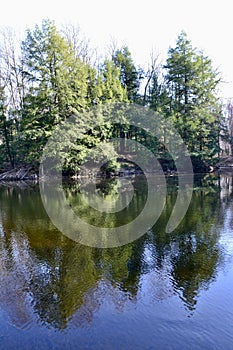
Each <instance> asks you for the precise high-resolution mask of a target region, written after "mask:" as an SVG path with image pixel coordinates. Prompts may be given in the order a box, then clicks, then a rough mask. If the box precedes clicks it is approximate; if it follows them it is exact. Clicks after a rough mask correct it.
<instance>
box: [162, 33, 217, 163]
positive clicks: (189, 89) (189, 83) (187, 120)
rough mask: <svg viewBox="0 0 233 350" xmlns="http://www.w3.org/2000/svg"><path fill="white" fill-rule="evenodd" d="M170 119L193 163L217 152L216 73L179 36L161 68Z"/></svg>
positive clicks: (188, 43)
mask: <svg viewBox="0 0 233 350" xmlns="http://www.w3.org/2000/svg"><path fill="white" fill-rule="evenodd" d="M164 68H165V69H166V71H167V74H166V85H167V90H168V94H169V99H170V101H169V105H170V116H171V117H172V118H173V120H174V123H175V125H176V127H177V128H178V130H179V132H180V134H181V136H182V138H183V140H184V142H185V143H186V144H187V145H188V148H189V151H190V152H191V155H192V156H193V159H196V160H198V161H203V162H207V163H208V162H209V161H210V160H211V159H212V157H214V156H215V155H216V154H217V152H218V149H219V142H218V141H219V137H218V136H219V132H220V130H219V125H220V123H219V119H220V104H219V100H218V98H217V95H216V88H217V85H218V83H219V76H218V73H217V72H216V71H215V70H214V69H213V67H212V62H211V60H210V59H209V58H208V57H206V56H204V55H203V53H202V52H197V50H196V49H194V48H193V47H192V45H191V42H190V41H189V40H188V39H187V35H186V34H185V33H184V32H182V33H181V34H180V35H179V37H178V40H177V42H176V46H175V48H170V49H169V51H168V59H167V62H166V65H165V67H164Z"/></svg>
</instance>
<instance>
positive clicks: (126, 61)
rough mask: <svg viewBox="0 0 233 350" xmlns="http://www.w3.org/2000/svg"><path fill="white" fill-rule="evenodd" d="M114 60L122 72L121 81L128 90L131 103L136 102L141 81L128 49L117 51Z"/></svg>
mask: <svg viewBox="0 0 233 350" xmlns="http://www.w3.org/2000/svg"><path fill="white" fill-rule="evenodd" d="M112 60H113V62H114V64H115V65H116V66H117V67H118V68H119V70H120V81H121V84H122V86H123V87H125V88H126V90H127V96H128V99H129V101H134V102H135V101H136V100H137V97H138V91H139V86H140V79H139V72H138V71H137V69H136V67H135V65H134V63H133V59H132V56H131V53H130V51H129V49H128V47H123V48H122V49H121V50H120V49H117V50H116V51H115V52H114V53H113V56H112Z"/></svg>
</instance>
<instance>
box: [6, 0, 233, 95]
mask: <svg viewBox="0 0 233 350" xmlns="http://www.w3.org/2000/svg"><path fill="white" fill-rule="evenodd" d="M43 18H51V19H54V20H55V21H56V23H57V24H59V23H60V22H66V21H71V22H73V23H77V24H79V25H80V27H81V29H82V30H83V32H84V33H85V34H86V35H87V36H88V37H89V38H90V39H91V41H92V43H93V45H94V46H99V47H100V48H103V47H104V46H107V44H109V41H110V37H111V36H112V37H114V38H116V39H117V41H118V42H119V44H120V45H121V44H122V43H125V44H127V45H128V46H129V48H130V50H131V52H132V54H133V58H134V59H135V61H136V63H142V64H145V63H146V62H147V60H148V59H149V55H150V52H151V50H152V49H154V50H155V51H156V52H158V53H160V55H161V58H163V57H165V56H166V53H167V50H168V47H169V46H172V45H174V43H175V40H176V38H177V35H178V34H179V33H180V31H181V30H182V29H184V30H185V31H186V32H187V34H188V37H189V39H190V40H191V41H192V43H193V45H194V46H196V47H198V48H199V49H202V50H204V53H205V54H206V55H208V56H209V57H210V58H211V59H212V60H213V64H214V66H215V67H218V69H219V70H220V71H221V72H222V74H223V78H224V80H225V81H228V82H229V83H225V84H221V90H222V92H221V96H224V97H233V67H232V62H233V49H232V42H233V40H232V34H233V29H232V13H231V1H230V0H222V1H221V2H213V1H210V0H195V1H187V0H186V1H185V0H167V1H156V0H154V1H152V0H144V1H140V2H137V1H132V0H118V1H111V0H99V1H94V0H89V1H88V0H86V1H83V0H76V1H75V0H66V1H63V2H59V1H55V0H40V1H36V2H32V1H29V0H21V1H18V0H11V1H5V2H3V3H2V4H1V12H0V23H1V24H2V25H7V26H13V27H16V28H20V29H24V28H25V27H28V26H29V27H32V26H33V25H34V24H36V23H40V22H41V20H42V19H43Z"/></svg>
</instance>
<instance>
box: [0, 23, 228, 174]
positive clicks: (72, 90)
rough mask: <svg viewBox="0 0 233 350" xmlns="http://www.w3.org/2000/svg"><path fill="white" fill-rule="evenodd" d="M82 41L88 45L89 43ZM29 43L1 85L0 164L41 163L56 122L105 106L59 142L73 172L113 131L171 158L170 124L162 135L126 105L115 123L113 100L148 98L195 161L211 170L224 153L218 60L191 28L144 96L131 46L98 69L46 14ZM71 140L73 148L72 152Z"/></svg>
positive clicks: (29, 36) (153, 73) (28, 35)
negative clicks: (132, 118) (140, 123)
mask: <svg viewBox="0 0 233 350" xmlns="http://www.w3.org/2000/svg"><path fill="white" fill-rule="evenodd" d="M73 39H75V40H76V41H78V39H77V38H73ZM82 47H83V50H86V49H85V45H84V46H82ZM21 48H22V55H21V58H20V59H19V61H18V62H16V61H14V62H15V65H14V67H13V66H12V67H11V66H9V67H8V69H9V72H8V73H7V74H8V75H7V77H4V79H3V81H4V84H2V86H1V91H0V139H1V144H0V149H1V158H0V163H1V164H2V166H3V167H4V168H9V166H10V167H14V166H21V165H25V164H30V165H34V166H35V167H38V166H39V163H40V159H41V155H42V152H43V148H44V146H45V144H46V142H47V140H48V138H49V137H50V136H51V134H52V131H53V130H54V128H55V127H56V126H61V125H63V123H64V122H65V121H66V120H67V118H69V117H70V116H71V115H73V114H77V113H78V115H79V116H80V115H81V114H82V112H84V111H85V112H86V111H88V110H90V109H91V107H100V109H99V112H98V108H97V109H96V110H95V112H93V113H92V114H90V116H89V117H88V118H87V117H85V118H86V119H85V120H83V119H82V117H79V118H80V123H79V125H78V126H77V128H78V130H79V132H78V134H77V137H76V139H73V144H72V145H70V144H69V142H68V139H69V132H68V131H67V140H65V139H64V140H62V143H63V147H60V146H57V147H56V149H57V150H60V152H61V156H62V157H65V159H64V170H65V171H66V172H69V171H71V172H74V173H77V171H78V170H79V168H80V165H81V163H82V161H83V160H84V159H85V158H86V157H87V156H88V153H89V152H90V150H91V149H92V148H94V147H96V146H97V145H98V144H99V143H100V142H107V141H108V140H109V139H110V138H111V137H120V138H122V139H124V138H125V139H127V138H128V139H133V140H135V141H138V142H141V143H142V144H143V145H145V146H146V147H147V148H149V149H150V150H152V151H153V152H154V153H155V154H156V155H157V156H159V157H160V158H165V159H166V161H169V162H170V156H169V154H168V152H167V150H166V148H165V147H164V144H165V143H166V140H165V134H166V133H165V127H166V125H160V129H161V138H160V139H154V138H153V137H151V136H150V135H147V133H146V132H145V130H141V129H140V128H135V127H132V126H130V125H128V123H127V122H125V120H124V113H123V111H119V116H118V117H119V118H118V119H119V123H118V125H116V124H115V125H112V123H111V113H112V112H113V109H112V107H111V104H112V103H118V102H126V103H129V102H140V101H141V103H142V101H143V104H144V105H147V106H148V107H150V108H151V109H153V110H154V111H155V112H157V113H159V114H162V115H163V116H164V117H165V120H166V118H167V119H169V120H170V121H172V122H173V124H174V125H175V127H176V128H177V130H178V131H179V133H180V135H181V136H182V138H183V140H184V142H185V143H186V144H187V146H188V148H189V151H190V153H191V156H192V159H193V164H194V165H195V167H196V166H197V167H198V165H201V168H202V169H206V168H207V166H208V164H210V163H212V162H213V160H212V159H213V158H214V157H216V155H217V153H218V152H219V139H220V134H221V137H223V136H224V135H223V134H226V130H225V131H224V130H223V129H222V117H221V108H220V103H219V100H218V98H217V97H216V88H217V85H218V82H219V75H218V72H216V71H214V70H213V68H212V63H211V60H210V59H209V58H208V57H206V56H204V55H203V53H201V52H198V51H197V50H196V49H194V48H193V47H192V45H191V43H190V41H189V40H188V39H187V36H186V34H185V33H184V32H182V33H181V34H180V35H179V37H178V39H177V43H176V46H175V47H174V48H170V49H169V51H168V58H167V62H166V64H165V66H163V67H162V72H161V71H159V70H157V68H156V66H155V63H154V66H153V67H152V69H151V70H150V72H149V78H148V77H147V78H148V80H147V83H146V89H145V92H144V94H143V95H140V93H141V91H142V89H141V87H142V86H140V83H141V72H140V69H137V68H136V66H135V64H134V62H133V59H132V56H131V53H130V51H129V49H128V48H127V47H123V48H122V49H117V50H115V52H114V53H113V54H112V57H111V59H105V60H104V61H103V62H102V63H100V65H99V67H98V69H97V68H96V66H95V65H93V64H92V63H91V62H92V61H91V59H90V58H89V59H88V57H87V52H86V51H85V52H83V53H82V52H81V51H77V50H75V48H74V45H73V46H72V43H71V41H70V40H68V39H67V37H66V36H63V35H62V34H61V33H60V32H59V30H58V29H57V27H56V26H55V24H54V23H53V22H52V21H50V20H44V21H43V22H42V24H41V26H38V25H37V26H36V27H35V28H34V30H27V32H26V37H25V40H24V41H23V42H22V45H21ZM1 60H3V57H1V55H0V62H1ZM11 70H12V71H11ZM16 73H17V74H18V75H17V74H16ZM0 75H1V76H2V73H1V72H0ZM11 75H12V76H14V77H20V79H18V80H17V79H16V78H15V80H14V84H15V85H14V86H13V85H12V87H11V89H10V91H11V93H10V96H9V92H7V91H9V89H8V90H7V89H6V81H8V80H9V77H10V76H11ZM7 79H8V80H7ZM19 96H20V98H19ZM9 100H11V104H9V103H8V101H9ZM12 101H13V102H14V101H15V102H14V103H13V102H12ZM101 108H102V109H101ZM85 115H86V113H85ZM94 121H95V122H96V123H93V122H94ZM97 125H98V126H97ZM163 131H164V135H163ZM226 137H227V136H226ZM67 144H68V145H69V152H68V153H67V152H64V148H65V147H66V146H67ZM124 144H125V143H124V142H121V144H120V146H119V147H120V153H121V154H123V153H124V152H125V150H124ZM95 152H98V148H96V150H95ZM113 153H114V152H112V150H110V149H109V155H108V156H109V157H107V159H108V161H109V163H108V166H110V168H117V162H116V154H113ZM96 158H97V155H96ZM199 168H200V167H199Z"/></svg>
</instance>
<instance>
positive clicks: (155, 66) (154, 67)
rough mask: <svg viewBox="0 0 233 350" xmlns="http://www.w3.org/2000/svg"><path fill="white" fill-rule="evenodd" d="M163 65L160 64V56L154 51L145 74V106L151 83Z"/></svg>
mask: <svg viewBox="0 0 233 350" xmlns="http://www.w3.org/2000/svg"><path fill="white" fill-rule="evenodd" d="M160 65H161V63H160V62H159V54H156V53H155V52H154V51H152V52H151V54H150V61H149V63H148V68H147V71H146V73H145V78H146V81H145V86H144V94H143V104H146V100H147V96H148V89H149V86H150V83H151V80H152V78H153V76H154V74H155V73H157V74H158V73H159V68H160Z"/></svg>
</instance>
